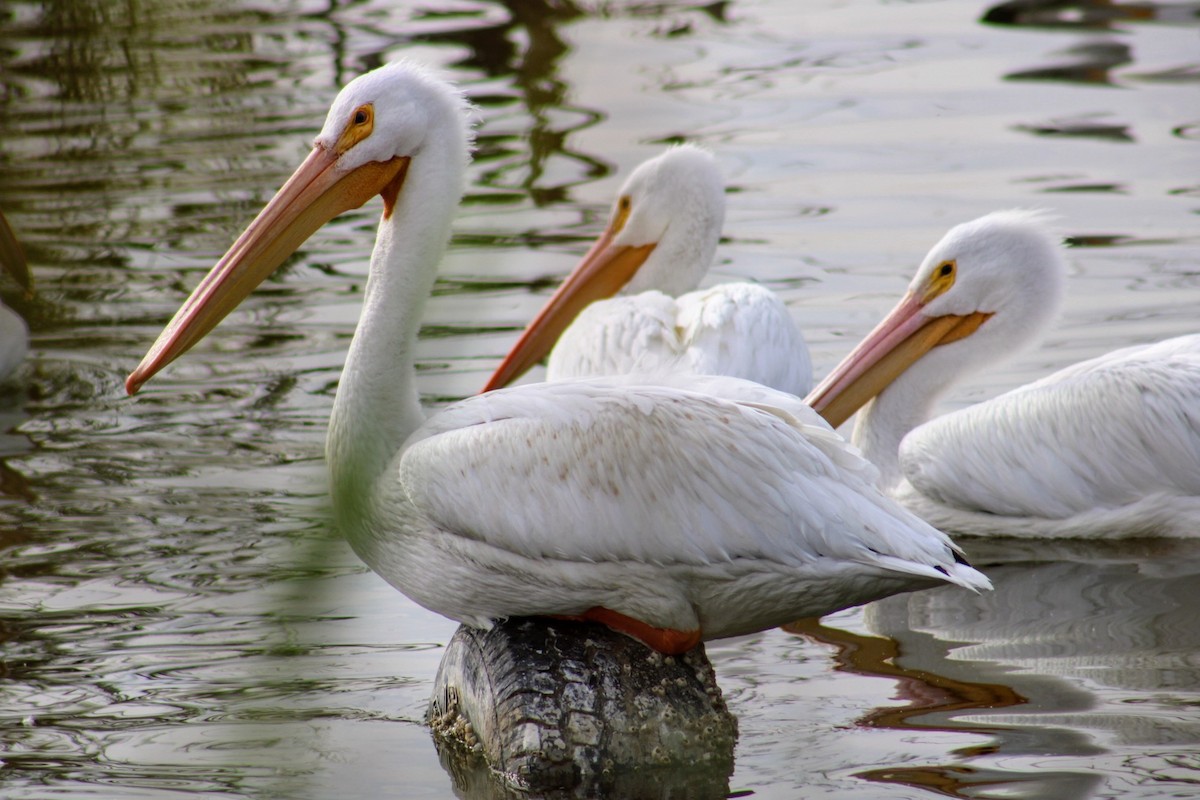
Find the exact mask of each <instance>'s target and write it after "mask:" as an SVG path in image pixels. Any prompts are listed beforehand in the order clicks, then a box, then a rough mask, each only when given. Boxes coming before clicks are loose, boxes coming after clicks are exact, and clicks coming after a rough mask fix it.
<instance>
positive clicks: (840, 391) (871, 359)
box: [805, 292, 991, 428]
mask: <svg viewBox="0 0 1200 800" xmlns="http://www.w3.org/2000/svg"><path fill="white" fill-rule="evenodd" d="M924 306H925V304H924V303H923V302H922V301H921V300H920V298H918V297H917V296H916V295H915V294H913V293H912V292H909V293H908V294H906V295H905V296H904V298H903V299H902V300H901V301H900V302H899V303H898V304H897V305H896V307H895V308H893V309H892V311H891V312H890V313H889V314H888V315H887V316H886V317H884V319H883V321H882V322H880V323H879V324H878V325H876V326H875V329H874V330H872V331H871V332H870V333H869V334H867V336H866V338H865V339H863V340H862V341H861V342H859V344H858V346H857V347H855V348H854V350H853V351H851V353H850V355H848V356H846V357H845V358H844V359H842V362H841V363H840V364H838V365H837V366H836V367H834V368H833V371H832V372H830V373H829V374H828V375H827V376H826V377H825V380H823V381H821V383H820V384H819V385H818V386H817V387H816V388H815V389H813V390H812V392H810V393H809V395H808V397H806V398H805V402H806V403H808V404H809V405H810V406H812V407H813V409H814V410H815V411H816V412H817V413H819V414H820V415H821V416H823V417H824V418H825V419H826V421H828V422H829V424H830V425H832V426H833V427H835V428H836V427H838V426H839V425H841V424H842V423H843V422H845V421H846V420H847V419H849V418H850V417H851V416H853V415H854V412H856V411H858V409H860V408H862V406H864V405H866V404H867V402H868V401H870V400H871V398H873V397H875V396H876V395H877V394H879V393H880V392H882V391H883V390H884V389H886V388H887V386H888V385H889V384H891V383H892V381H894V380H895V379H896V378H897V377H899V376H900V375H901V374H902V373H903V372H904V371H905V370H906V369H908V368H909V367H910V366H912V365H913V364H914V363H915V362H916V361H917V360H918V359H920V358H921V356H923V355H925V354H926V353H928V352H929V351H930V350H932V349H933V348H934V347H937V346H938V345H943V344H949V343H950V342H955V341H958V340H959V339H963V338H965V337H967V336H970V335H971V334H972V333H974V332H975V331H976V330H977V329H978V328H979V326H980V325H982V324H983V323H984V322H985V321H986V320H987V319H988V317H990V316H991V314H985V313H983V312H978V311H977V312H973V313H970V314H966V315H957V314H946V315H943V316H939V317H930V316H926V315H925V314H924V313H923V309H924Z"/></svg>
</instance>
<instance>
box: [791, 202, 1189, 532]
mask: <svg viewBox="0 0 1200 800" xmlns="http://www.w3.org/2000/svg"><path fill="white" fill-rule="evenodd" d="M1065 274H1066V266H1065V264H1064V261H1063V256H1062V247H1061V243H1060V241H1059V239H1058V238H1057V237H1055V236H1053V235H1052V234H1051V233H1050V232H1049V231H1048V229H1047V227H1046V225H1045V223H1044V222H1043V221H1042V220H1041V219H1040V218H1039V217H1038V216H1037V215H1036V214H1032V213H1030V212H1021V211H1002V212H997V213H994V214H989V215H987V216H985V217H981V218H980V219H977V220H974V221H973V222H968V223H966V224H963V225H959V226H957V227H955V228H953V229H952V230H951V231H950V232H949V233H947V234H946V236H945V237H944V238H943V239H942V240H941V241H940V242H939V243H938V244H937V245H936V246H935V247H934V248H933V250H931V251H930V252H929V255H928V256H926V258H925V261H924V262H923V263H922V264H921V267H920V268H919V269H918V270H917V274H916V276H915V277H914V278H913V280H912V283H910V284H909V288H908V293H907V294H906V295H905V296H904V299H903V300H901V301H900V303H899V304H898V305H897V306H896V307H895V309H893V310H892V312H891V313H890V314H889V315H888V316H887V318H886V319H884V320H883V321H882V322H881V323H880V324H879V325H878V326H877V327H876V328H875V330H874V331H872V332H871V333H870V334H869V335H868V336H867V338H866V339H864V340H863V342H862V343H861V344H859V346H858V347H857V348H855V350H854V352H852V353H851V354H850V355H849V356H847V357H846V359H845V360H843V361H842V363H841V364H839V365H838V366H837V367H836V368H835V369H834V370H833V372H831V373H830V374H829V376H828V377H827V378H826V379H825V380H824V381H823V382H822V384H821V385H820V386H818V387H817V389H816V390H814V391H813V393H812V395H811V396H810V397H809V401H810V402H811V403H812V404H813V407H814V408H816V409H817V410H818V411H820V412H821V413H822V414H824V415H825V416H826V418H827V419H828V420H829V421H830V422H831V423H832V424H833V425H835V426H837V425H840V424H841V423H842V422H843V421H844V420H845V419H847V418H848V417H849V416H850V415H851V414H853V413H854V411H855V409H857V408H858V407H859V406H860V405H862V404H863V403H866V406H865V407H864V408H863V410H862V411H861V412H860V413H859V417H858V423H857V426H856V428H855V431H854V442H855V443H856V444H858V445H859V446H860V447H861V448H862V450H863V453H864V455H866V456H867V457H868V458H869V459H870V460H871V461H872V462H873V463H875V464H876V465H877V466H879V467H880V469H881V472H882V474H883V476H884V485H885V487H887V488H890V489H892V491H893V494H895V496H896V497H898V498H899V499H900V500H901V501H902V502H903V503H905V505H907V506H908V507H909V508H911V509H912V510H914V511H916V512H917V513H918V514H919V515H920V516H922V517H923V518H925V519H926V520H928V521H930V522H932V523H933V524H934V525H936V526H938V527H939V528H943V529H944V530H950V531H956V532H961V533H974V534H983V535H988V534H995V535H1013V536H1060V537H1094V538H1101V537H1122V536H1198V535H1200V336H1197V335H1191V336H1181V337H1179V338H1176V339H1169V340H1166V341H1163V342H1159V343H1157V344H1150V345H1139V346H1135V347H1127V348H1124V349H1121V350H1115V351H1113V352H1111V353H1108V354H1106V355H1103V356H1100V357H1099V358H1094V359H1091V360H1090V361H1084V362H1081V363H1078V364H1075V365H1073V366H1070V367H1067V368H1066V369H1062V370H1060V371H1058V372H1056V373H1054V374H1053V375H1050V376H1048V377H1046V378H1043V379H1041V380H1039V381H1035V382H1034V383H1030V384H1027V385H1025V386H1022V387H1020V388H1018V389H1015V390H1013V391H1011V392H1008V393H1006V394H1004V395H1001V396H1000V397H997V398H995V399H992V400H989V401H987V402H983V403H979V404H977V405H974V406H971V407H969V408H965V409H962V410H960V411H955V412H953V413H950V414H945V415H942V416H940V417H937V418H936V419H933V420H932V421H929V422H926V421H925V420H926V419H928V417H929V414H930V411H931V409H932V407H933V404H934V402H935V400H936V399H937V397H938V396H939V395H940V394H941V393H942V392H943V391H944V390H945V389H946V388H947V387H948V386H949V385H950V384H951V383H953V382H954V381H955V380H956V379H958V378H959V377H961V376H962V375H963V374H964V373H966V372H970V371H972V370H979V369H982V368H983V367H985V366H987V365H989V364H991V363H993V362H994V361H995V359H996V358H997V357H999V356H1001V355H1005V354H1007V353H1010V352H1012V351H1013V350H1014V349H1016V348H1019V347H1021V346H1023V345H1025V344H1027V343H1029V342H1031V341H1033V340H1034V339H1035V338H1037V337H1038V336H1040V335H1041V333H1042V332H1043V331H1044V330H1045V328H1046V327H1047V326H1048V325H1049V323H1050V321H1051V319H1052V318H1053V317H1054V315H1055V313H1056V312H1057V310H1058V306H1059V304H1060V300H1061V297H1062V294H1063V284H1064V282H1065ZM872 397H873V398H874V399H870V398H872ZM868 401H869V402H868ZM922 423H924V424H922Z"/></svg>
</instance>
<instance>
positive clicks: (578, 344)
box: [484, 144, 812, 397]
mask: <svg viewBox="0 0 1200 800" xmlns="http://www.w3.org/2000/svg"><path fill="white" fill-rule="evenodd" d="M724 220H725V191H724V187H723V185H722V180H721V173H720V171H719V170H718V169H717V164H716V161H715V159H714V158H713V157H712V154H710V153H709V152H707V151H705V150H702V149H700V148H699V147H695V146H693V145H686V144H685V145H680V146H678V147H673V148H671V149H669V150H667V151H666V152H665V153H663V154H662V155H660V156H657V157H655V158H652V159H650V160H649V161H646V162H644V163H642V164H641V165H639V166H638V168H637V169H635V170H634V171H633V173H632V174H631V175H630V176H629V179H628V180H627V181H625V184H624V185H623V186H622V187H621V191H620V192H619V193H618V196H617V199H616V201H615V202H614V203H613V207H612V212H611V213H610V215H609V220H608V227H607V228H605V230H604V233H603V234H602V235H601V236H600V238H599V239H598V240H597V241H596V243H595V244H594V245H593V246H592V248H591V249H590V250H589V251H588V253H587V255H585V256H584V257H583V260H582V261H580V262H579V265H578V266H577V267H575V269H574V271H573V272H572V273H571V274H570V275H569V276H567V279H566V280H565V281H563V284H562V286H560V287H559V289H558V291H557V292H555V293H554V296H553V297H551V298H550V300H549V301H547V303H546V305H545V306H544V307H543V308H542V310H541V311H540V312H539V313H538V315H537V316H536V317H535V318H534V320H533V321H532V322H531V323H529V327H528V328H526V329H525V332H524V333H523V334H522V335H521V338H520V339H519V340H518V342H517V344H516V345H515V346H514V347H513V349H512V351H511V352H510V353H509V354H508V356H507V357H506V358H505V359H504V361H503V362H501V364H500V366H499V367H498V368H497V369H496V372H495V373H494V374H493V375H492V377H491V379H490V380H488V383H487V385H486V386H485V387H484V391H490V390H492V389H498V388H500V387H502V386H506V385H508V384H509V383H511V382H512V381H514V380H516V379H517V378H518V377H520V376H521V374H522V373H524V372H525V371H526V370H527V369H529V368H530V367H531V366H533V365H534V364H536V363H537V362H538V361H539V360H541V358H542V357H543V356H545V355H546V352H547V351H550V359H549V361H548V362H547V365H546V379H547V380H562V379H564V378H584V377H594V376H599V375H628V374H632V373H640V374H643V375H654V374H659V373H663V372H687V373H692V374H695V375H728V376H731V377H734V378H745V379H747V380H751V381H754V382H755V383H761V384H763V385H764V386H770V387H772V388H775V389H779V390H781V391H785V392H789V393H791V394H794V395H797V396H801V397H802V396H804V394H805V393H807V392H808V390H809V389H811V388H812V364H811V362H810V361H809V355H808V346H807V345H806V344H805V342H804V336H803V335H802V334H801V333H800V329H799V328H797V327H796V323H795V322H794V321H793V320H792V317H791V315H790V314H789V313H788V309H787V306H785V305H784V304H783V301H781V300H780V299H779V297H778V296H777V295H776V294H775V293H774V292H772V291H771V290H769V289H767V288H766V287H764V286H760V285H758V284H754V283H744V282H742V283H722V284H718V285H716V286H714V287H712V288H710V289H701V290H697V291H691V290H693V289H696V287H697V286H698V285H699V284H700V280H701V279H702V278H703V277H704V275H705V274H706V273H707V272H708V269H709V266H711V264H712V260H713V255H714V254H715V253H716V250H717V241H718V240H719V239H720V238H721V227H722V224H723V222H724ZM685 292H686V294H685ZM614 293H617V296H616V297H611V296H612V295H613V294H614ZM609 297H611V299H598V298H609ZM593 301H595V302H593ZM555 342H557V344H555ZM551 347H553V348H554V349H553V350H552V351H551V350H550V348H551Z"/></svg>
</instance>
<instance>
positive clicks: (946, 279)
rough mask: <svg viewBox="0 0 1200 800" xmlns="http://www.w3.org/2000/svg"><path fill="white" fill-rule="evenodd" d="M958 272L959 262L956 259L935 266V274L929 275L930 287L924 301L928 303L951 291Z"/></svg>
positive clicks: (926, 291)
mask: <svg viewBox="0 0 1200 800" xmlns="http://www.w3.org/2000/svg"><path fill="white" fill-rule="evenodd" d="M957 272H958V262H956V261H955V260H954V259H949V260H947V261H943V262H942V263H940V264H938V265H937V266H936V267H934V269H933V274H932V275H930V276H929V288H927V289H926V290H925V296H924V298H923V300H922V302H925V303H928V302H929V301H930V300H932V299H933V298H935V297H939V296H941V295H943V294H945V293H946V292H948V291H950V287H951V286H953V285H954V279H955V277H956V275H957Z"/></svg>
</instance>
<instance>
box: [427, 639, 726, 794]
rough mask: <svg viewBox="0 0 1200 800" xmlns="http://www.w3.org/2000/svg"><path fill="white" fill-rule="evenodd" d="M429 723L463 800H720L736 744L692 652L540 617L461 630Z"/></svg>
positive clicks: (698, 655) (705, 668) (705, 670)
mask: <svg viewBox="0 0 1200 800" xmlns="http://www.w3.org/2000/svg"><path fill="white" fill-rule="evenodd" d="M428 720H429V723H430V726H431V727H432V729H433V733H434V737H435V740H436V741H437V744H438V748H439V752H440V755H441V758H442V763H443V765H444V766H445V767H446V768H447V770H448V771H449V772H450V773H451V775H452V777H453V778H454V781H455V784H456V789H458V790H459V792H460V794H462V796H466V797H502V796H506V795H507V793H508V792H509V791H511V792H512V793H513V794H519V793H530V792H534V793H538V794H539V795H540V796H547V797H582V796H596V795H600V796H612V797H617V796H620V797H629V798H642V797H688V798H693V797H701V798H702V797H725V796H726V793H727V791H728V779H729V775H730V773H731V772H732V771H733V746H734V743H735V741H736V740H737V720H736V719H735V718H734V716H733V715H732V714H730V713H729V710H728V709H727V708H726V706H725V701H724V699H723V698H722V696H721V691H720V689H719V688H718V687H717V684H716V676H715V674H714V673H713V669H712V665H711V664H710V663H709V661H708V657H707V656H706V655H705V653H704V648H703V646H700V647H697V648H695V649H694V650H692V651H691V652H689V653H687V654H685V655H684V656H681V657H668V656H662V655H660V654H658V653H655V652H654V651H652V650H650V649H649V648H647V647H646V646H645V645H643V644H642V643H640V642H637V641H635V640H633V639H630V638H629V637H627V636H623V635H621V634H618V633H614V632H612V631H610V630H609V629H607V628H605V627H603V626H600V625H595V624H591V623H578V622H563V621H558V620H544V619H537V620H531V619H520V620H509V621H507V622H504V623H502V624H499V625H497V626H496V627H494V628H493V629H492V630H490V631H480V630H476V629H473V628H468V627H466V626H462V627H460V628H459V629H458V631H457V632H456V633H455V634H454V637H453V638H452V639H451V640H450V643H449V644H448V645H447V647H446V652H445V655H444V656H443V658H442V663H441V666H440V667H439V669H438V673H437V678H436V680H435V685H434V693H433V697H432V698H431V700H430V705H429V711H428Z"/></svg>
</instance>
